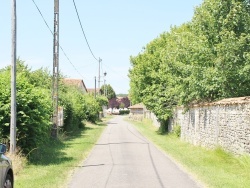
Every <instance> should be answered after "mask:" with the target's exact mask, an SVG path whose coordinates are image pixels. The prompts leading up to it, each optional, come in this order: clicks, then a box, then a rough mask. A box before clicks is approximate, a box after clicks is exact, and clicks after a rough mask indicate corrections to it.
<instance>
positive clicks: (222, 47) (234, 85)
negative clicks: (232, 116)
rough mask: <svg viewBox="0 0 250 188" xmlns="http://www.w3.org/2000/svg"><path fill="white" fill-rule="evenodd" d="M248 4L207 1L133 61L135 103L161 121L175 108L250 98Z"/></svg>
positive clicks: (132, 87)
mask: <svg viewBox="0 0 250 188" xmlns="http://www.w3.org/2000/svg"><path fill="white" fill-rule="evenodd" d="M249 12H250V11H249V5H248V1H242V0H226V1H222V0H219V1H218V0H204V2H203V3H202V4H201V6H199V7H197V8H196V9H195V14H194V17H193V19H192V20H191V21H190V22H188V23H184V24H182V25H181V26H178V27H176V26H175V27H172V28H171V30H170V31H169V32H165V33H162V34H161V35H160V36H159V37H157V38H156V39H154V40H153V41H151V42H150V43H148V44H147V45H146V47H145V48H144V50H143V51H142V52H141V53H140V54H138V55H137V56H134V57H131V58H130V61H131V65H132V68H131V69H130V70H129V77H130V91H129V96H130V98H131V100H132V102H133V103H134V104H135V103H139V102H143V103H144V104H145V106H146V107H147V109H149V110H151V111H153V112H154V113H155V114H156V116H157V118H158V119H159V121H161V122H164V121H167V119H168V118H169V117H171V115H172V110H173V108H174V107H175V106H176V105H184V106H185V107H188V106H189V105H192V104H194V103H199V102H211V101H215V100H218V99H221V98H226V97H240V96H246V95H250V90H249V88H250V77H249V76H248V75H249V73H250V25H249V23H250V14H249Z"/></svg>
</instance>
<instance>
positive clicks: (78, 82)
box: [63, 78, 88, 93]
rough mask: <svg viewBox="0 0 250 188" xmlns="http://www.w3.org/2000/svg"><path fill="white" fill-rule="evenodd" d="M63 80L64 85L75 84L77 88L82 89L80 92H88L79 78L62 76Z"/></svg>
mask: <svg viewBox="0 0 250 188" xmlns="http://www.w3.org/2000/svg"><path fill="white" fill-rule="evenodd" d="M63 82H64V83H65V84H66V85H71V86H76V87H77V88H78V89H80V90H81V91H82V93H88V90H87V88H86V86H85V84H84V82H83V80H81V79H73V78H64V79H63Z"/></svg>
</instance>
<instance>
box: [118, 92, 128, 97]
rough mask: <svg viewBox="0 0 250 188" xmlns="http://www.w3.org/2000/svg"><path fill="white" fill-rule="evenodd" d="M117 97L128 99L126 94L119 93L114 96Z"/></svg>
mask: <svg viewBox="0 0 250 188" xmlns="http://www.w3.org/2000/svg"><path fill="white" fill-rule="evenodd" d="M116 96H117V97H128V94H124V93H119V94H117V95H116Z"/></svg>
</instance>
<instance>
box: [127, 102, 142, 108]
mask: <svg viewBox="0 0 250 188" xmlns="http://www.w3.org/2000/svg"><path fill="white" fill-rule="evenodd" d="M128 108H129V109H144V108H145V106H144V105H143V104H142V103H139V104H135V105H133V106H130V107H128Z"/></svg>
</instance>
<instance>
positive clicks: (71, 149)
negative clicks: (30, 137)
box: [15, 118, 109, 188]
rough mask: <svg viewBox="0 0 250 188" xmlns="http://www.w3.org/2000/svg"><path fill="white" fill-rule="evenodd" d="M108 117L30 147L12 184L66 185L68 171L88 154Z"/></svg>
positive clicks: (28, 185) (25, 185)
mask: <svg viewBox="0 0 250 188" xmlns="http://www.w3.org/2000/svg"><path fill="white" fill-rule="evenodd" d="M108 119H109V118H104V119H103V120H102V121H100V122H97V123H96V124H93V123H89V122H87V123H86V125H85V128H83V129H81V130H80V131H78V132H75V133H72V134H70V135H69V136H66V135H61V136H60V138H59V139H58V140H50V142H49V143H46V144H44V145H43V146H42V147H40V148H37V149H34V150H33V151H32V152H31V153H30V155H29V156H28V159H29V162H27V164H25V165H24V167H23V169H22V170H20V171H19V172H18V174H17V175H16V179H15V187H16V188H23V187H25V188H29V187H30V188H34V187H37V188H39V187H43V188H46V187H48V188H53V187H54V188H58V187H66V184H67V181H68V179H69V178H70V177H69V176H70V174H71V172H72V171H73V169H75V168H76V167H77V166H78V165H79V163H80V162H81V161H83V160H84V159H85V158H86V157H87V156H88V154H89V152H90V151H91V148H92V147H93V146H94V145H95V143H96V141H97V140H98V139H99V137H100V135H101V133H102V132H103V130H104V129H105V127H106V124H107V120H108Z"/></svg>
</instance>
